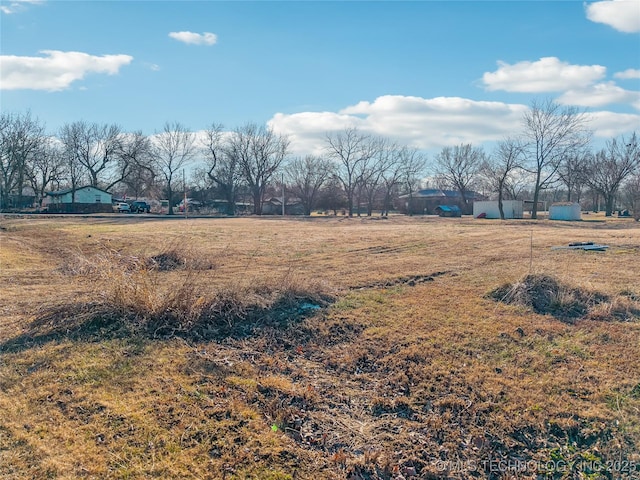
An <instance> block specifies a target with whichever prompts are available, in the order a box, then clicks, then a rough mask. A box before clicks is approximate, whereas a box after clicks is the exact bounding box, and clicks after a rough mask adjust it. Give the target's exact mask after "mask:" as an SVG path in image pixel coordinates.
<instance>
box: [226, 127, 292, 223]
mask: <svg viewBox="0 0 640 480" xmlns="http://www.w3.org/2000/svg"><path fill="white" fill-rule="evenodd" d="M288 148H289V140H288V139H287V138H286V137H283V136H280V135H276V134H275V133H274V132H273V131H272V130H271V129H268V128H265V127H262V126H261V127H259V126H257V125H256V124H253V123H248V124H246V125H245V126H243V127H240V128H238V129H236V130H235V131H234V132H233V134H232V135H231V137H230V139H229V148H228V150H227V154H228V155H231V156H232V157H233V159H234V161H237V162H238V164H239V166H240V168H241V170H242V176H243V179H244V181H245V182H246V183H247V186H248V187H249V189H250V191H251V196H252V197H253V213H254V214H256V215H262V204H263V202H264V193H265V191H266V188H267V185H268V183H269V180H270V179H271V177H272V176H273V174H274V173H275V172H276V171H277V170H278V168H279V167H280V165H281V164H282V162H283V160H284V158H285V157H286V155H287V151H288Z"/></svg>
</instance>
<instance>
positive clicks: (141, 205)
mask: <svg viewBox="0 0 640 480" xmlns="http://www.w3.org/2000/svg"><path fill="white" fill-rule="evenodd" d="M131 211H132V212H133V213H149V212H150V211H151V205H149V204H148V203H147V202H143V201H142V200H136V201H135V202H133V203H132V204H131Z"/></svg>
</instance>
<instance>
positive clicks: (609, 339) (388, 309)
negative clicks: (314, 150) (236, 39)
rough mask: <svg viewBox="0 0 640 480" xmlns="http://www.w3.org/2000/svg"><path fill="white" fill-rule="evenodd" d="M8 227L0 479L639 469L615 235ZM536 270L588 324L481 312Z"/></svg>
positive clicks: (599, 224)
mask: <svg viewBox="0 0 640 480" xmlns="http://www.w3.org/2000/svg"><path fill="white" fill-rule="evenodd" d="M597 220H601V219H597ZM2 226H3V227H4V230H2V232H0V267H1V268H0V281H1V282H2V285H3V295H2V297H0V312H1V314H2V317H1V318H2V320H0V411H2V412H3V415H2V416H1V417H0V478H7V479H9V478H11V479H14V478H16V479H22V478H24V479H26V478H141V479H142V478H211V479H217V478H225V477H226V478H274V479H275V478H356V479H357V478H392V477H398V475H402V476H404V478H411V477H414V476H415V477H418V478H443V477H448V478H470V477H477V478H513V477H515V476H518V478H536V475H540V474H544V472H541V471H540V469H538V470H536V469H535V468H533V466H534V465H550V463H549V462H551V461H555V462H557V463H556V464H557V465H560V464H561V463H560V462H565V464H567V463H571V462H574V463H573V465H574V467H575V468H576V469H579V468H581V469H582V470H580V471H577V473H576V474H583V476H586V475H587V474H589V472H588V471H587V467H589V466H590V467H594V466H595V467H597V466H598V465H600V466H601V467H602V465H604V466H605V467H606V465H607V463H606V462H613V461H619V465H618V466H619V467H620V468H619V470H620V471H619V472H618V473H619V475H617V474H616V473H615V472H613V473H612V475H613V476H618V477H621V478H625V475H626V476H627V477H631V476H632V475H637V471H636V472H635V473H634V472H626V471H624V467H625V466H626V467H629V465H631V462H635V464H636V465H637V464H638V462H640V458H638V451H639V450H638V445H639V444H640V394H639V393H638V392H639V391H640V374H639V373H638V372H640V358H639V356H638V354H637V351H638V345H639V341H640V324H639V323H638V321H637V319H634V318H633V315H635V313H634V312H635V310H634V309H635V308H636V302H637V299H638V297H639V296H640V290H638V282H637V271H638V267H640V260H639V257H638V252H639V251H640V231H639V229H638V228H637V226H636V225H635V224H633V223H631V222H622V221H617V220H613V221H607V222H605V221H591V222H581V223H564V222H563V223H554V222H548V221H539V222H526V221H524V222H517V221H513V222H487V221H485V222H480V221H474V220H471V219H462V220H460V219H435V218H413V219H409V218H401V217H398V218H393V219H391V220H389V221H387V222H374V221H371V220H367V219H362V220H360V219H351V220H349V219H344V220H342V219H340V220H339V219H322V218H319V219H313V220H293V219H292V220H281V219H257V218H249V219H224V220H222V219H221V220H206V219H202V220H200V219H193V220H188V221H185V220H168V219H167V220H148V219H138V218H135V219H133V218H127V219H118V220H111V219H87V218H84V219H79V218H78V219H63V218H55V219H47V218H41V217H37V218H34V219H15V220H9V219H6V218H5V219H3V220H2ZM531 236H533V249H532V250H531V248H530V239H531ZM590 240H593V241H597V242H600V243H606V244H609V245H610V249H609V250H608V251H607V252H599V253H598V252H582V251H566V250H551V247H552V246H555V245H563V244H566V243H568V242H569V241H590ZM531 254H532V255H531ZM150 259H155V260H153V261H152V260H150ZM158 259H161V260H158ZM169 260H171V262H169ZM165 261H166V265H169V264H171V268H159V267H158V265H160V264H163V265H164V264H165V263H164V262H165ZM154 262H155V264H154ZM530 264H531V265H532V268H531V270H530ZM529 274H531V277H527V275H529ZM527 279H529V280H527ZM531 279H538V280H540V279H543V280H544V281H542V282H538V283H539V284H540V285H543V286H545V288H543V289H542V293H544V291H547V290H549V288H547V287H553V288H551V291H553V292H555V294H556V296H555V300H554V301H559V300H562V301H561V302H560V303H559V304H560V305H563V303H562V302H565V303H566V304H567V305H573V304H574V302H575V301H576V299H581V298H582V297H581V296H582V295H584V296H585V297H584V299H586V300H588V301H587V312H586V314H584V315H583V314H582V313H581V314H580V315H579V316H575V317H573V319H572V321H571V322H570V323H567V322H566V321H562V319H559V318H557V316H560V317H563V318H564V316H563V315H557V316H556V317H554V316H553V315H547V314H545V313H554V312H556V311H555V310H554V311H549V312H547V311H544V310H541V311H540V312H539V313H536V312H532V311H531V310H530V309H529V308H527V307H526V306H525V307H523V306H520V305H518V304H513V305H508V304H503V303H496V302H494V301H492V300H491V299H489V298H485V296H486V292H489V291H492V290H494V289H496V288H498V287H500V286H501V285H504V284H505V283H508V284H510V285H511V288H512V287H513V285H514V284H515V285H519V284H520V285H521V284H524V285H528V287H532V286H534V285H536V283H535V282H531V281H530V280H531ZM545 289H546V290H545ZM522 291H523V292H529V294H530V293H531V288H525V289H523V290H522ZM594 292H595V293H594ZM514 297H515V295H514ZM534 297H537V295H534ZM596 297H597V298H601V299H602V300H603V301H601V302H595V303H593V302H591V303H590V300H589V299H593V298H596ZM330 302H333V303H331V304H330ZM307 304H308V305H314V306H313V307H308V306H307ZM315 305H319V306H321V307H322V308H320V309H316V307H315ZM560 311H563V310H562V309H561V310H560ZM619 312H626V313H625V316H624V318H623V316H621V315H620V314H619ZM556 313H557V312H556ZM603 320H606V321H603ZM234 325H235V326H236V327H237V328H236V329H235V330H234V328H231V327H232V326H234ZM212 326H213V327H215V328H213V330H216V331H215V333H211V332H210V334H209V335H207V334H204V332H206V331H207V329H211V327H212ZM221 326H226V327H225V328H221ZM158 327H161V328H160V329H158ZM496 459H511V460H520V461H528V462H530V463H529V464H528V465H529V466H528V469H525V470H523V471H518V472H516V471H515V470H513V465H514V463H513V462H512V463H511V467H512V469H511V470H509V469H507V470H504V468H503V469H502V470H500V465H502V467H504V464H497V463H491V460H496ZM620 461H622V463H620ZM535 462H539V463H535ZM589 462H590V463H589ZM624 462H627V463H626V464H625V463H624ZM603 468H604V467H603ZM627 470H628V468H627ZM591 473H594V472H591ZM601 473H602V472H597V471H596V472H595V474H594V475H598V474H601ZM552 476H553V475H552ZM561 477H562V472H556V475H555V476H553V478H561ZM593 478H600V477H595V476H594V477H593Z"/></svg>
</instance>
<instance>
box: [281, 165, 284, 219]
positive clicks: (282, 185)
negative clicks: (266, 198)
mask: <svg viewBox="0 0 640 480" xmlns="http://www.w3.org/2000/svg"><path fill="white" fill-rule="evenodd" d="M281 178H282V217H283V218H284V212H285V208H284V202H285V198H284V173H283V174H282V177H281Z"/></svg>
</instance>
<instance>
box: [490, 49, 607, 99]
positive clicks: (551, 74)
mask: <svg viewBox="0 0 640 480" xmlns="http://www.w3.org/2000/svg"><path fill="white" fill-rule="evenodd" d="M498 66H499V68H498V70H496V71H495V72H486V73H485V74H484V75H483V76H482V80H483V82H484V84H485V87H486V89H487V90H505V91H507V92H527V93H541V92H558V91H563V90H568V89H572V88H581V87H586V86H588V85H590V84H592V83H594V82H596V81H598V80H600V79H602V78H603V77H604V76H605V74H606V71H607V69H606V67H603V66H601V65H571V64H569V63H567V62H561V61H560V60H559V59H558V58H556V57H543V58H541V59H540V60H538V61H536V62H529V61H523V62H518V63H515V64H513V65H509V64H508V63H505V62H498Z"/></svg>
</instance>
